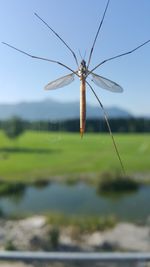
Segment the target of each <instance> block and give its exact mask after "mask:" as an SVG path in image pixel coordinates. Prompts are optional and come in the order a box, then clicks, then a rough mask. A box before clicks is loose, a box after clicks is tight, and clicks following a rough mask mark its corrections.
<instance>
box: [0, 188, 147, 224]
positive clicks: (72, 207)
mask: <svg viewBox="0 0 150 267" xmlns="http://www.w3.org/2000/svg"><path fill="white" fill-rule="evenodd" d="M149 203H150V186H142V187H140V188H139V189H138V190H137V191H135V192H133V193H130V194H120V195H113V196H112V195H99V194H97V191H96V188H95V187H94V186H91V185H88V184H85V183H78V184H75V185H67V184H61V183H49V184H48V185H46V186H45V187H41V188H40V187H36V186H28V187H26V188H25V190H24V192H23V193H22V194H21V195H19V196H18V197H17V196H12V197H10V196H9V197H8V196H3V197H1V198H0V209H1V210H2V211H3V212H4V213H5V214H8V215H14V214H41V213H45V212H61V213H64V214H68V215H69V214H74V215H100V216H103V215H110V214H111V215H112V214H114V215H115V216H116V217H117V218H119V219H120V220H129V221H145V220H146V219H147V218H148V217H149V215H150V205H149Z"/></svg>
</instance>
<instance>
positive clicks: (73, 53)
mask: <svg viewBox="0 0 150 267" xmlns="http://www.w3.org/2000/svg"><path fill="white" fill-rule="evenodd" d="M34 14H35V16H36V17H37V18H38V19H39V20H41V21H42V22H43V23H44V24H45V25H46V26H47V27H48V28H49V29H50V30H51V31H52V32H53V33H54V34H55V35H56V36H57V37H58V38H59V39H60V40H61V42H62V43H63V44H64V45H65V46H66V47H67V48H68V49H69V50H70V52H71V53H72V55H73V57H74V59H75V62H76V64H77V66H78V67H79V64H78V60H77V57H76V54H75V52H74V51H73V50H72V49H71V48H70V46H69V45H68V44H67V43H66V42H65V41H64V40H63V39H62V38H61V37H60V35H59V34H58V33H57V32H55V31H54V30H53V29H52V28H51V27H50V26H49V25H48V23H47V22H46V21H44V20H43V19H42V18H41V17H40V16H39V15H38V14H37V13H34Z"/></svg>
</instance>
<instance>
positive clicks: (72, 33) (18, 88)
mask: <svg viewBox="0 0 150 267" xmlns="http://www.w3.org/2000/svg"><path fill="white" fill-rule="evenodd" d="M106 2H107V1H106V0H89V1H85V0H83V1H81V0H76V1H71V0H55V1H53V0H43V1H41V0H26V1H20V0H13V1H10V0H0V37H1V41H5V42H8V43H10V44H12V45H14V46H16V47H18V48H20V49H22V50H25V51H26V52H29V53H31V54H33V55H37V56H41V57H47V58H49V59H54V60H59V61H61V62H63V63H65V64H66V65H68V66H70V67H71V68H72V69H75V70H76V65H75V62H74V59H73V57H72V55H71V53H70V52H69V51H68V50H67V48H66V47H65V46H64V45H63V44H62V43H61V42H60V41H59V40H58V39H57V38H56V36H54V35H53V34H52V33H51V32H50V31H49V30H48V29H47V28H46V27H45V26H44V25H43V24H42V23H41V22H40V21H39V20H38V19H37V18H36V17H35V15H34V12H37V13H38V14H39V15H40V16H41V17H42V18H43V19H44V20H46V22H48V23H49V25H50V26H51V27H52V28H54V29H55V31H57V32H58V33H59V34H60V35H61V36H62V37H63V38H64V40H65V41H66V42H67V43H68V44H69V45H70V46H71V47H72V49H73V50H74V51H75V53H76V54H77V57H78V59H79V61H80V56H79V52H78V50H79V49H80V51H81V54H82V55H84V53H85V50H86V51H87V52H86V59H87V57H88V54H89V51H90V48H91V45H92V42H93V39H94V37H95V33H96V30H97V27H98V24H99V21H100V19H101V17H102V14H103V11H104V8H105V5H106ZM149 27H150V1H148V0H143V1H141V0H132V1H131V0H126V1H123V0H120V1H119V0H111V1H110V5H109V9H108V12H107V14H106V17H105V21H104V24H103V27H102V30H101V32H100V35H99V37H98V40H97V43H96V46H95V50H94V53H93V57H92V61H91V68H92V67H94V66H95V65H96V64H98V63H99V62H101V61H102V60H103V59H105V58H109V57H111V56H114V55H117V54H120V53H122V52H126V51H128V50H131V49H133V48H134V47H136V46H138V45H139V44H140V43H142V42H145V41H146V40H148V39H150V31H149ZM96 73H97V74H99V75H102V76H104V77H107V78H109V79H111V80H113V81H115V82H117V83H119V84H120V85H121V86H122V87H123V88H124V92H123V93H122V94H115V93H111V92H108V91H105V90H103V89H101V88H98V87H96V86H95V85H93V86H94V88H95V90H96V93H97V94H98V96H99V97H100V99H101V101H102V103H103V104H104V106H119V107H121V108H124V109H127V110H129V111H130V112H132V113H133V114H135V115H150V103H149V102H150V43H149V44H147V45H146V46H144V47H143V48H141V49H140V50H137V51H136V52H135V53H133V54H131V55H128V56H125V57H122V58H120V59H116V60H113V61H111V62H108V63H106V64H104V65H103V66H102V67H100V68H98V69H97V70H96ZM66 74H68V71H67V70H66V69H64V68H62V67H60V66H59V65H55V64H50V63H48V62H43V61H38V60H34V59H31V58H29V57H26V56H25V55H22V54H20V53H18V52H16V51H14V50H12V49H10V48H8V47H6V46H4V45H2V44H0V103H12V102H13V103H14V102H19V101H33V100H38V101H40V100H42V99H45V98H52V99H57V100H59V101H74V100H75V101H76V100H79V81H78V79H76V81H75V82H74V83H72V84H70V85H69V86H67V87H64V88H62V89H58V90H54V91H47V92H46V91H44V90H43V87H44V86H45V84H47V83H48V82H50V81H51V80H55V79H56V78H58V77H60V76H63V75H66ZM87 101H88V102H89V103H91V104H93V105H96V104H97V102H96V99H95V98H94V96H93V95H92V93H91V92H90V90H89V89H88V88H87Z"/></svg>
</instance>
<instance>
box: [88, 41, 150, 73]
mask: <svg viewBox="0 0 150 267" xmlns="http://www.w3.org/2000/svg"><path fill="white" fill-rule="evenodd" d="M149 42H150V40H148V41H146V42H144V43H142V44H140V45H139V46H137V47H135V48H134V49H132V50H130V51H128V52H125V53H122V54H119V55H117V56H114V57H110V58H108V59H105V60H103V61H102V62H101V63H99V64H98V65H97V66H96V67H94V68H93V69H92V70H90V71H89V72H88V75H89V74H91V72H93V71H94V70H96V69H97V68H98V67H100V66H101V65H103V64H104V63H106V62H108V61H110V60H113V59H116V58H118V57H123V56H126V55H128V54H131V53H133V52H134V51H136V50H138V49H139V48H141V47H142V46H144V45H146V44H147V43H149ZM88 75H87V76H88Z"/></svg>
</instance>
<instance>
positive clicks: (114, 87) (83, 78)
mask: <svg viewBox="0 0 150 267" xmlns="http://www.w3.org/2000/svg"><path fill="white" fill-rule="evenodd" d="M109 3H110V0H108V1H107V4H106V7H105V10H104V13H103V17H102V19H101V21H100V24H99V27H98V30H97V32H96V36H95V39H94V42H93V45H92V48H91V50H90V54H89V58H88V63H87V65H86V62H85V60H82V61H81V64H80V65H79V64H78V60H77V57H76V54H75V53H74V51H73V50H72V49H71V48H70V46H69V45H68V44H67V43H66V42H65V41H64V40H63V39H62V38H61V37H60V35H58V33H56V32H55V31H54V30H53V29H52V28H51V27H50V26H49V25H48V24H47V22H45V21H44V20H43V19H42V18H41V17H40V16H39V15H37V14H36V13H35V15H36V17H37V18H38V19H39V20H41V21H42V23H44V24H45V25H46V27H48V28H49V29H50V31H52V32H53V33H54V34H55V35H56V36H57V38H58V39H59V40H60V41H61V42H62V43H63V44H64V45H65V46H66V47H67V49H68V50H69V51H70V52H71V54H72V56H73V57H74V60H75V63H76V65H77V70H75V71H74V70H73V69H72V68H70V67H68V66H67V65H65V64H64V63H62V62H59V61H56V60H52V59H48V58H43V57H39V56H34V55H31V54H29V53H27V52H25V51H23V50H20V49H18V48H16V47H14V46H12V45H10V44H8V43H5V42H3V44H5V45H7V46H9V47H11V48H13V49H15V50H16V51H18V52H21V53H23V54H24V55H26V56H29V57H31V58H34V59H40V60H44V61H48V62H50V63H56V64H59V65H60V66H62V67H64V68H66V69H67V70H69V71H70V74H68V75H66V76H63V77H61V78H59V79H57V80H55V81H52V82H50V83H48V84H47V85H46V86H45V89H46V90H51V89H57V88H61V87H63V86H66V85H69V84H70V83H71V82H73V81H74V77H75V76H77V77H78V78H79V79H80V134H81V136H83V133H84V131H85V121H86V85H88V86H89V87H90V89H91V90H92V92H93V94H94V95H95V97H96V99H97V100H98V102H99V105H100V107H101V108H102V110H103V112H104V117H105V120H106V124H107V127H108V130H109V133H110V135H111V138H112V141H113V145H114V148H115V151H116V153H117V156H118V159H119V161H120V164H121V167H122V170H123V172H124V173H125V170H124V166H123V163H122V160H121V157H120V155H119V151H118V149H117V146H116V143H115V140H114V137H113V134H112V131H111V128H110V124H109V121H108V118H107V114H106V111H105V109H104V107H103V105H102V103H101V101H100V99H99V97H98V96H97V94H96V93H95V91H94V89H93V87H92V86H91V84H90V83H89V82H88V81H87V77H91V80H92V81H93V82H94V83H95V84H96V85H97V86H99V87H101V88H103V89H106V90H109V91H111V92H118V93H119V92H122V91H123V88H122V87H121V86H120V85H119V84H117V83H116V82H113V81H111V80H109V79H107V78H105V77H102V76H100V75H98V74H95V73H94V71H95V70H96V69H97V68H99V67H100V66H101V65H103V64H105V63H106V62H108V61H111V60H114V59H116V58H119V57H122V56H125V55H128V54H131V53H133V52H134V51H136V50H137V49H139V48H141V47H142V46H144V45H146V44H147V43H149V42H150V40H148V41H146V42H144V43H142V44H140V45H139V46H137V47H136V48H134V49H132V50H130V51H128V52H125V53H122V54H119V55H116V56H113V57H110V58H108V59H105V60H103V61H102V62H100V63H99V64H98V65H96V66H95V67H94V68H93V69H92V70H89V66H90V62H91V58H92V54H93V51H94V47H95V44H96V40H97V37H98V35H99V32H100V29H101V27H102V24H103V21H104V18H105V15H106V11H107V9H108V6H109Z"/></svg>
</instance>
